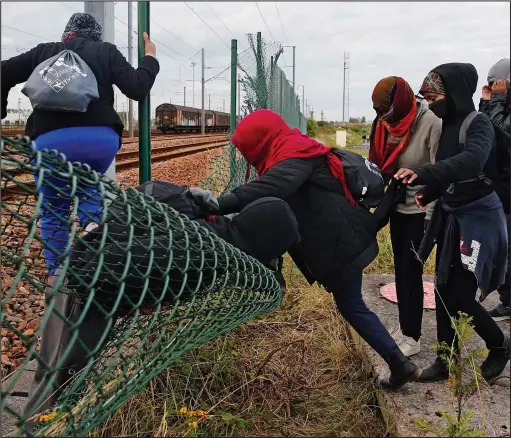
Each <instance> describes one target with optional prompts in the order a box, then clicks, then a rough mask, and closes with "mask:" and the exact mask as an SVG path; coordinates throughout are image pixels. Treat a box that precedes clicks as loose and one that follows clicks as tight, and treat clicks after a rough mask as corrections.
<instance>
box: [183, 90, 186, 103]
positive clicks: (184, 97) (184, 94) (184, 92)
mask: <svg viewBox="0 0 511 438" xmlns="http://www.w3.org/2000/svg"><path fill="white" fill-rule="evenodd" d="M183 106H186V87H185V89H184V91H183Z"/></svg>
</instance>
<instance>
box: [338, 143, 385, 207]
mask: <svg viewBox="0 0 511 438" xmlns="http://www.w3.org/2000/svg"><path fill="white" fill-rule="evenodd" d="M334 153H335V155H337V156H338V157H339V158H340V159H341V161H342V165H343V167H344V175H345V177H346V185H347V186H348V188H349V190H350V192H351V194H352V195H353V198H354V199H355V200H356V201H357V202H358V203H359V204H362V205H364V206H366V207H368V208H374V207H377V206H378V205H379V204H380V202H381V200H382V198H383V195H384V194H385V185H384V182H383V177H382V175H381V171H380V168H379V167H378V166H377V165H376V164H374V163H372V162H371V161H369V160H368V159H367V158H365V157H363V156H362V155H359V154H357V153H355V152H350V151H345V150H343V149H334Z"/></svg>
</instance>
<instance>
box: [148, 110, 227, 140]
mask: <svg viewBox="0 0 511 438" xmlns="http://www.w3.org/2000/svg"><path fill="white" fill-rule="evenodd" d="M205 116H206V132H224V131H228V130H229V121H230V115H229V114H227V113H222V112H218V111H210V110H206V111H205ZM155 123H156V128H157V129H158V130H160V131H161V132H163V133H164V134H166V133H167V132H200V131H201V124H202V110H200V109H197V108H192V107H188V106H181V105H173V104H170V103H164V104H161V105H159V106H158V107H156V111H155Z"/></svg>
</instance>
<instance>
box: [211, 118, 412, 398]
mask: <svg viewBox="0 0 511 438" xmlns="http://www.w3.org/2000/svg"><path fill="white" fill-rule="evenodd" d="M232 143H233V144H234V146H235V147H236V148H237V149H238V151H239V152H240V153H241V155H243V157H244V158H245V159H246V161H247V163H248V164H249V165H250V166H253V167H255V169H256V170H257V173H258V175H259V178H257V179H255V180H254V181H251V182H247V183H246V184H243V185H241V186H239V187H237V188H235V189H234V190H233V191H232V192H231V193H228V194H225V195H223V196H221V197H219V198H218V200H217V202H210V203H209V204H210V205H209V208H210V210H213V212H214V213H215V214H229V213H236V212H239V211H240V210H241V209H242V208H244V207H245V206H247V205H248V204H250V203H251V202H254V201H256V200H257V199H260V198H264V197H268V196H270V197H277V198H280V199H283V200H284V201H286V202H287V203H288V205H289V206H290V207H291V209H292V210H293V213H294V214H295V216H296V219H297V221H298V228H299V233H300V236H301V243H300V246H299V247H298V248H293V250H291V251H290V255H291V257H292V258H293V260H294V262H295V263H296V265H297V266H298V267H299V268H300V270H301V271H302V273H303V274H304V275H305V276H306V278H307V279H308V281H309V283H310V284H313V283H314V282H316V281H317V282H318V283H319V284H321V285H323V286H324V287H325V288H326V289H327V290H328V291H329V292H331V293H332V294H333V296H334V298H335V301H336V304H337V307H338V309H339V311H340V313H341V314H342V315H343V316H344V318H345V319H346V320H347V321H348V322H349V323H350V324H351V326H352V327H353V328H354V329H355V330H356V331H357V332H358V333H359V334H360V336H361V337H362V338H363V339H365V340H366V342H367V343H368V344H369V345H370V346H371V347H372V348H374V350H375V351H377V352H378V353H379V354H380V355H381V356H382V357H383V359H384V360H385V361H386V362H387V363H388V365H389V367H390V371H391V375H390V378H388V379H384V380H382V381H381V385H382V386H383V387H385V388H388V389H393V390H397V389H399V388H401V387H402V386H403V385H405V384H406V383H407V382H409V381H413V380H416V379H417V378H418V376H419V375H420V370H419V368H418V367H417V366H416V365H415V364H413V363H412V362H411V361H410V360H409V359H408V358H407V357H405V356H404V355H403V353H402V352H401V351H400V350H399V347H398V346H397V345H396V343H395V341H394V339H392V337H391V336H390V334H389V333H388V332H387V330H386V329H385V327H384V326H383V324H382V323H381V321H380V320H379V319H378V317H377V316H376V315H375V314H374V313H373V312H371V311H370V310H369V309H368V308H367V306H366V304H365V303H364V300H363V299H362V271H363V270H364V268H365V267H366V266H368V265H369V263H371V262H372V261H373V260H374V259H375V257H376V256H377V254H378V244H377V241H376V233H377V220H376V219H375V217H374V216H373V215H372V214H371V213H370V212H369V211H368V210H367V209H366V208H365V207H363V206H360V205H357V203H356V202H355V200H354V199H353V197H352V196H351V193H350V192H349V190H348V187H347V185H346V181H345V177H344V170H343V166H342V163H341V161H340V160H339V158H338V157H337V156H336V155H335V154H334V153H333V152H332V150H331V149H330V148H328V147H326V146H324V145H322V144H320V143H318V142H317V141H315V140H313V139H311V138H309V137H307V136H306V135H302V134H301V133H300V131H299V130H298V129H291V128H290V127H289V126H288V125H287V124H286V122H285V121H284V119H283V118H282V117H280V116H279V115H278V114H276V113H274V112H273V111H269V110H259V111H255V112H253V113H251V114H250V115H248V116H247V117H245V118H244V119H243V120H242V121H241V122H240V124H239V125H238V127H237V129H236V132H235V133H234V135H233V137H232ZM247 179H248V178H247Z"/></svg>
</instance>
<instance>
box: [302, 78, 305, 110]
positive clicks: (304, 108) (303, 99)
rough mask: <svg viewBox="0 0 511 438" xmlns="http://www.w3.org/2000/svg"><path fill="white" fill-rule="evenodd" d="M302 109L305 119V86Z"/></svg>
mask: <svg viewBox="0 0 511 438" xmlns="http://www.w3.org/2000/svg"><path fill="white" fill-rule="evenodd" d="M302 107H303V111H302V114H303V115H304V117H305V85H302Z"/></svg>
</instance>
